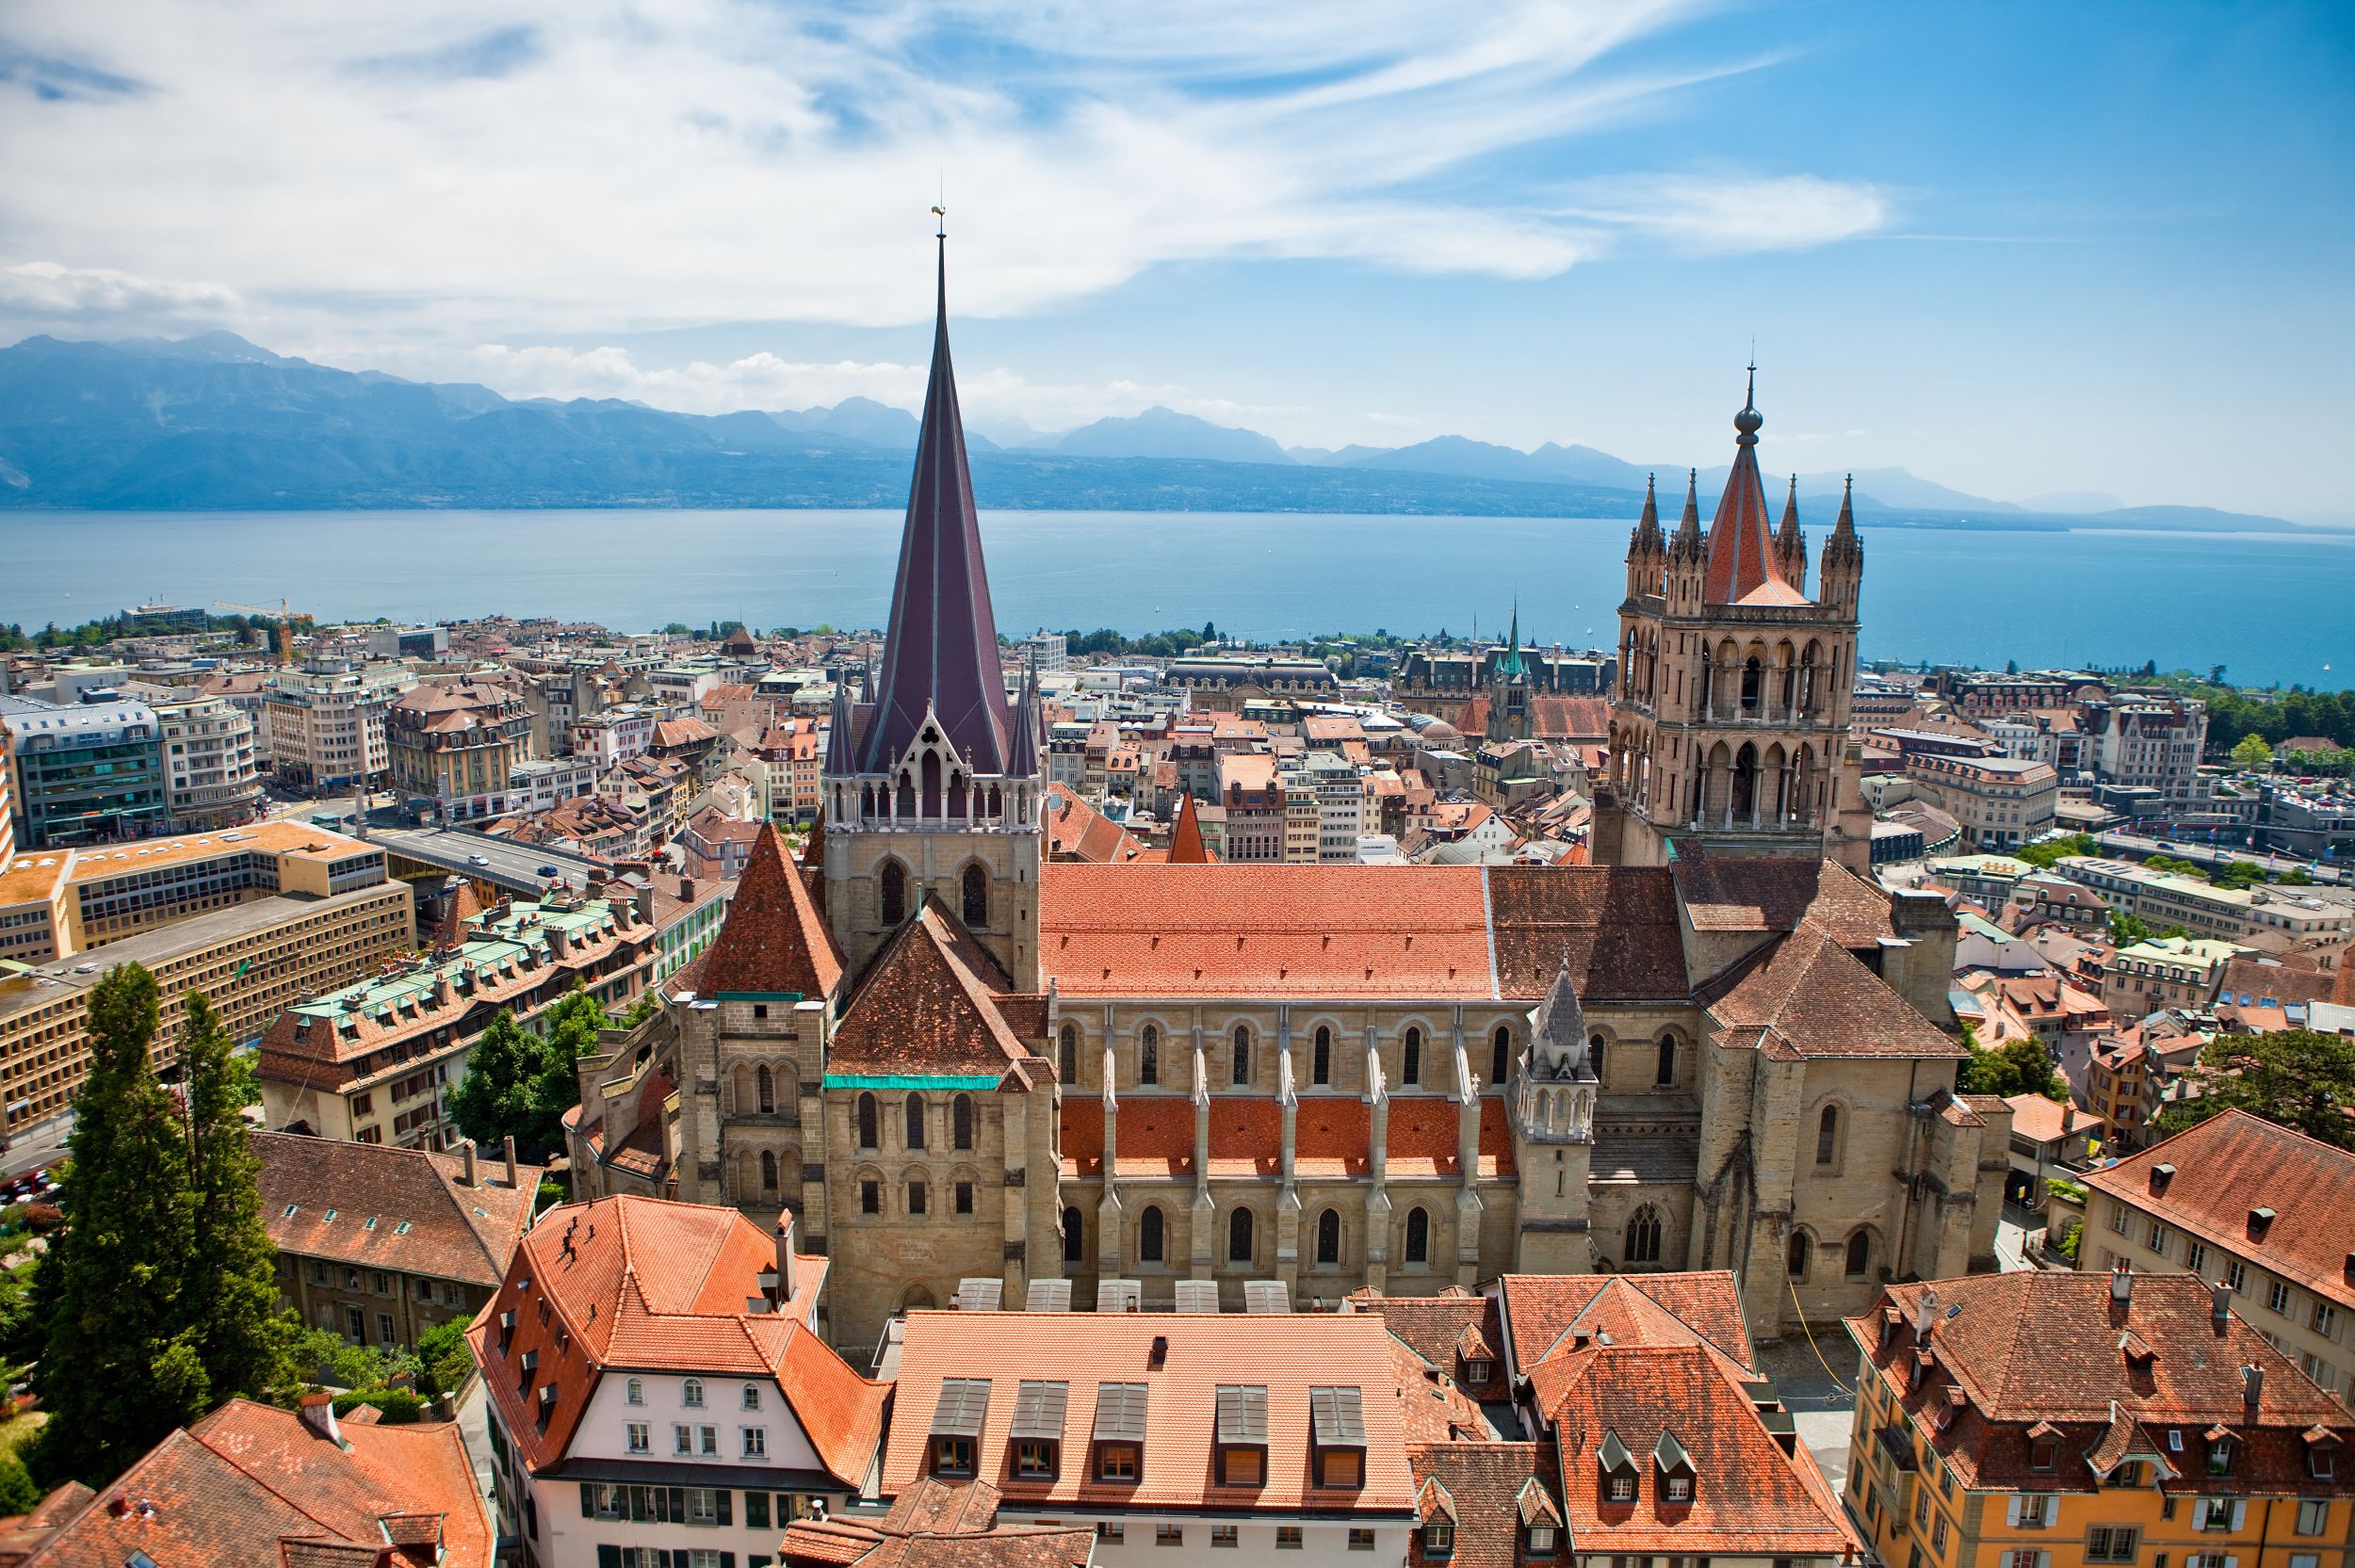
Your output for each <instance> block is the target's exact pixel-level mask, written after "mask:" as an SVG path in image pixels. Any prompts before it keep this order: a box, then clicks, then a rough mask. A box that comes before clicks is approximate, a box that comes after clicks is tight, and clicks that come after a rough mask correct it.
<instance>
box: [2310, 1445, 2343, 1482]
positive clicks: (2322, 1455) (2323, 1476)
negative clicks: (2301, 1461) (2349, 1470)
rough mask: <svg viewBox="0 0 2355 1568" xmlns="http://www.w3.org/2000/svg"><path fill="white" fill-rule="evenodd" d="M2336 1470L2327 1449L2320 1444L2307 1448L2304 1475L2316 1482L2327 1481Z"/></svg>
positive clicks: (2334, 1462) (2336, 1466)
mask: <svg viewBox="0 0 2355 1568" xmlns="http://www.w3.org/2000/svg"><path fill="white" fill-rule="evenodd" d="M2337 1469H2338V1465H2337V1463H2336V1461H2335V1460H2334V1458H2333V1456H2332V1454H2331V1450H2330V1449H2329V1448H2327V1447H2323V1446H2322V1445H2320V1444H2315V1445H2314V1446H2312V1447H2308V1448H2307V1450H2306V1474H2308V1475H2309V1476H2312V1477H2313V1478H2314V1479H2316V1480H2329V1479H2331V1477H2332V1475H2333V1474H2334V1473H2335V1472H2336V1471H2337Z"/></svg>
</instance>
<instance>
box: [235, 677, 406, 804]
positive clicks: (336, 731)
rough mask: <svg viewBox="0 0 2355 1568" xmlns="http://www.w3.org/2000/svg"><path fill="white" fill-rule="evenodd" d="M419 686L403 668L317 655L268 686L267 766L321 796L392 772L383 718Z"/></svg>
mask: <svg viewBox="0 0 2355 1568" xmlns="http://www.w3.org/2000/svg"><path fill="white" fill-rule="evenodd" d="M416 684H417V677H416V674H415V672H414V671H412V670H410V669H409V668H408V667H407V666H406V665H400V664H381V663H380V664H362V665H357V666H355V665H353V664H352V663H351V662H350V661H349V659H340V658H334V657H330V656H323V655H322V656H315V657H313V658H312V659H310V660H309V661H307V662H306V663H305V664H304V665H303V666H302V668H301V669H300V670H286V671H280V672H279V675H278V678H277V679H276V680H275V681H274V682H272V683H271V685H270V687H269V698H268V706H269V722H268V736H269V760H270V768H272V770H273V771H275V772H276V773H277V774H278V776H279V777H281V778H283V779H285V780H287V781H288V782H290V783H293V784H300V785H302V786H304V787H305V788H308V789H311V790H313V791H315V792H317V793H318V794H321V795H333V794H337V793H340V792H342V791H344V790H347V789H350V788H352V787H354V786H355V785H357V784H360V783H361V781H362V780H364V779H365V780H369V781H382V780H383V779H384V778H385V777H386V776H387V775H389V774H390V772H391V771H392V752H391V750H390V749H389V747H388V746H387V744H386V742H385V739H384V713H385V710H386V709H388V708H390V707H391V706H392V705H393V704H394V703H397V702H398V701H400V694H401V693H402V692H404V691H406V690H408V689H409V688H410V687H413V686H414V685H416Z"/></svg>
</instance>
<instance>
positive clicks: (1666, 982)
mask: <svg viewBox="0 0 2355 1568" xmlns="http://www.w3.org/2000/svg"><path fill="white" fill-rule="evenodd" d="M1486 885H1487V890H1488V904H1489V910H1490V922H1491V926H1492V929H1494V931H1495V933H1496V965H1497V990H1498V993H1499V994H1501V995H1504V996H1513V997H1527V998H1529V999H1531V1000H1535V998H1537V997H1539V996H1542V995H1544V994H1546V993H1547V992H1548V991H1549V990H1551V988H1552V986H1553V981H1554V977H1555V976H1557V975H1559V974H1560V973H1561V971H1562V965H1563V963H1564V962H1567V963H1568V964H1569V969H1570V983H1571V985H1572V986H1573V987H1574V988H1575V989H1576V990H1577V992H1578V994H1579V995H1581V996H1583V997H1585V998H1587V999H1588V1000H1590V1001H1668V1000H1673V999H1681V998H1683V997H1684V996H1686V995H1688V994H1690V988H1689V986H1688V984H1687V982H1686V979H1685V974H1684V939H1683V935H1682V932H1681V930H1680V929H1679V927H1678V924H1677V909H1676V884H1675V883H1674V882H1673V881H1671V880H1670V878H1669V874H1668V872H1667V871H1666V870H1665V868H1662V867H1657V866H1649V867H1647V866H1625V865H1554V866H1492V867H1490V868H1489V869H1488V870H1487V872H1486Z"/></svg>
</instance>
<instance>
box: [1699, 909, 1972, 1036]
mask: <svg viewBox="0 0 2355 1568" xmlns="http://www.w3.org/2000/svg"><path fill="white" fill-rule="evenodd" d="M1701 1000H1702V1002H1703V1003H1704V1004H1705V1005H1706V1006H1707V1008H1708V1009H1709V1014H1710V1016H1711V1017H1712V1018H1713V1019H1714V1020H1715V1021H1716V1022H1717V1024H1718V1025H1719V1026H1721V1027H1724V1028H1726V1029H1729V1030H1731V1031H1735V1033H1736V1034H1737V1035H1740V1036H1743V1037H1746V1038H1747V1039H1749V1040H1750V1041H1751V1042H1752V1043H1756V1044H1757V1045H1758V1046H1759V1047H1760V1048H1762V1049H1768V1050H1788V1051H1795V1052H1796V1053H1797V1054H1798V1055H1800V1056H1802V1057H1916V1058H1923V1059H1941V1058H1954V1057H1962V1056H1966V1055H1968V1054H1969V1053H1968V1052H1967V1051H1966V1050H1965V1049H1964V1047H1963V1043H1962V1042H1961V1041H1959V1040H1957V1039H1955V1038H1954V1037H1952V1036H1950V1035H1947V1034H1944V1033H1942V1032H1941V1031H1940V1030H1939V1029H1937V1028H1936V1027H1934V1026H1932V1025H1931V1024H1930V1022H1929V1020H1928V1019H1926V1018H1924V1017H1923V1016H1922V1015H1921V1014H1920V1013H1919V1012H1917V1011H1915V1010H1913V1008H1912V1007H1911V1006H1910V1005H1909V1004H1908V1002H1907V1001H1906V999H1905V998H1904V997H1902V996H1900V995H1898V994H1896V993H1895V992H1894V991H1892V990H1890V989H1889V986H1888V984H1887V983H1886V982H1885V981H1883V980H1882V979H1881V978H1880V977H1879V976H1877V975H1876V974H1874V973H1873V972H1872V971H1871V970H1869V969H1867V968H1865V967H1864V965H1863V964H1862V963H1860V962H1858V961H1857V958H1856V955H1854V954H1853V953H1851V952H1849V951H1848V949H1847V948H1846V947H1844V946H1842V945H1841V944H1840V943H1839V942H1837V941H1836V940H1834V939H1833V938H1832V937H1830V936H1828V935H1827V934H1825V933H1824V932H1822V931H1821V930H1818V929H1813V928H1812V927H1811V928H1808V929H1801V930H1798V931H1795V932H1793V933H1792V934H1791V935H1789V936H1783V937H1778V938H1776V939H1775V940H1774V941H1773V942H1771V943H1769V944H1767V945H1766V946H1764V947H1763V948H1761V949H1760V950H1759V951H1758V952H1757V953H1755V954H1753V955H1752V956H1751V957H1749V958H1747V959H1745V960H1744V961H1743V962H1740V963H1738V964H1736V965H1735V966H1734V967H1733V968H1732V969H1730V970H1729V971H1728V972H1727V973H1726V974H1725V975H1723V976H1720V977H1719V978H1717V979H1715V980H1713V981H1711V982H1710V984H1709V985H1708V986H1706V987H1704V988H1703V990H1702V992H1701Z"/></svg>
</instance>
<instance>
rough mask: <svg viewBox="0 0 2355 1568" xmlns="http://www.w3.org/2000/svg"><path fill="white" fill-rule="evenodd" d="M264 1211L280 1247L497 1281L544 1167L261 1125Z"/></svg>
mask: <svg viewBox="0 0 2355 1568" xmlns="http://www.w3.org/2000/svg"><path fill="white" fill-rule="evenodd" d="M252 1143H253V1153H254V1155H255V1156H256V1157H257V1158H258V1159H259V1160H260V1162H261V1169H260V1171H259V1172H258V1173H257V1175H256V1178H255V1186H256V1187H257V1188H259V1190H260V1194H261V1203H262V1221H263V1223H264V1224H265V1225H266V1226H268V1229H269V1238H270V1242H271V1244H272V1245H273V1246H275V1247H276V1248H277V1249H278V1250H279V1251H280V1252H282V1253H289V1254H292V1255H296V1256H300V1257H312V1258H328V1259H332V1260H333V1261H335V1262H338V1263H344V1264H348V1265H350V1266H351V1267H353V1268H358V1269H384V1270H386V1271H388V1272H392V1273H399V1274H423V1275H428V1276H430V1277H431V1278H433V1279H438V1280H458V1281H461V1282H463V1283H464V1284H467V1285H480V1286H483V1287H484V1288H486V1289H487V1288H489V1287H490V1286H493V1285H497V1284H498V1282H499V1280H500V1278H501V1277H502V1276H504V1275H505V1274H506V1272H507V1260H508V1259H509V1258H510V1257H512V1256H513V1255H514V1252H515V1243H516V1241H517V1239H518V1238H519V1237H522V1235H523V1233H524V1227H525V1226H527V1225H528V1224H529V1223H530V1222H531V1205H532V1200H533V1199H534V1197H536V1196H537V1194H538V1192H539V1188H540V1168H539V1167H538V1166H534V1165H525V1164H521V1163H518V1164H517V1165H516V1167H515V1181H514V1185H512V1186H510V1185H508V1181H507V1170H506V1166H505V1164H504V1162H503V1161H501V1160H499V1159H497V1158H495V1157H494V1158H490V1159H478V1160H477V1161H476V1164H475V1185H474V1186H472V1187H468V1186H467V1185H465V1171H466V1164H465V1158H464V1156H463V1155H456V1154H434V1153H430V1152H428V1151H426V1150H423V1149H398V1148H392V1147H388V1146H386V1145H382V1144H374V1143H348V1142H345V1141H342V1140H337V1139H329V1138H305V1137H301V1136H299V1135H297V1134H294V1133H273V1132H257V1133H254V1134H252Z"/></svg>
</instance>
